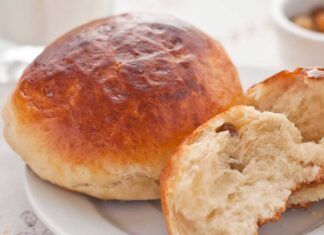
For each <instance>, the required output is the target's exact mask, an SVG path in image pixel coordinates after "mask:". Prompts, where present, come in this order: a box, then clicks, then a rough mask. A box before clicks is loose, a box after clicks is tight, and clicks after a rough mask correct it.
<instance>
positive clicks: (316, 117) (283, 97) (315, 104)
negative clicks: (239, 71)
mask: <svg viewBox="0 0 324 235" xmlns="http://www.w3.org/2000/svg"><path fill="white" fill-rule="evenodd" d="M247 96H248V98H249V100H250V102H251V104H252V105H253V106H254V107H256V108H257V109H259V110H261V111H272V112H276V113H284V114H286V116H287V118H288V119H289V120H290V121H291V122H293V123H294V124H295V125H296V126H297V127H298V128H299V130H300V132H301V134H302V137H303V139H304V140H306V141H311V140H312V141H319V140H320V139H321V138H322V137H324V121H323V120H324V68H317V69H315V68H314V69H303V68H298V69H296V70H294V71H293V72H290V71H282V72H280V73H277V74H275V75H274V76H272V77H270V78H268V79H266V80H265V81H263V82H261V83H259V84H256V85H254V86H253V87H251V88H250V89H249V90H248V91H247Z"/></svg>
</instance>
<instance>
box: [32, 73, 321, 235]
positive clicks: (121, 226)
mask: <svg viewBox="0 0 324 235" xmlns="http://www.w3.org/2000/svg"><path fill="white" fill-rule="evenodd" d="M275 72H276V71H273V70H269V69H261V68H251V67H243V68H240V75H241V80H242V82H243V86H244V87H245V88H247V87H249V86H251V85H252V84H253V83H256V82H258V81H261V80H263V79H264V78H266V77H268V76H269V75H271V74H273V73H275ZM26 190H27V195H28V198H29V201H30V204H31V206H32V207H33V209H34V210H35V213H36V214H37V215H38V216H39V218H40V219H41V220H42V221H43V222H44V224H45V225H46V226H47V227H48V228H49V229H50V230H51V231H52V232H54V233H55V234H57V235H89V234H91V235H107V234H109V235H127V234H131V235H166V234H167V231H166V228H165V224H164V220H163V216H162V212H161V207H160V202H159V201H143V202H119V201H102V200H97V199H93V198H89V197H86V196H84V195H81V194H77V193H72V192H69V191H66V190H64V189H61V188H59V187H56V186H54V185H52V184H50V183H48V182H45V181H43V180H41V179H39V178H38V177H37V176H36V175H35V174H34V173H32V171H31V170H29V168H26ZM323 212H324V201H322V202H320V203H316V204H314V205H312V206H311V207H310V208H308V209H291V210H288V211H287V212H286V213H284V215H283V216H282V219H281V220H280V221H279V222H276V223H268V224H267V225H265V226H263V227H262V229H261V231H260V234H261V235H278V234H285V235H296V234H301V233H302V232H303V231H305V230H306V229H308V228H311V227H313V226H314V225H316V224H317V223H318V222H319V221H320V220H321V219H322V218H324V213H323ZM318 234H324V232H323V233H318Z"/></svg>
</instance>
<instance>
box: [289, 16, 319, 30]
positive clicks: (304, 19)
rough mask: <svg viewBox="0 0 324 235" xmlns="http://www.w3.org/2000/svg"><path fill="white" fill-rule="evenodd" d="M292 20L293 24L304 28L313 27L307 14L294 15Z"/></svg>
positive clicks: (311, 20)
mask: <svg viewBox="0 0 324 235" xmlns="http://www.w3.org/2000/svg"><path fill="white" fill-rule="evenodd" d="M292 21H293V22H294V23H295V24H297V25H299V26H300V27H303V28H305V29H311V30H313V29H314V28H315V27H314V22H313V19H312V17H310V16H307V15H299V16H296V17H294V18H293V19H292Z"/></svg>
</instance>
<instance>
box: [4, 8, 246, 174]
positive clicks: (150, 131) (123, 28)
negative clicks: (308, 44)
mask: <svg viewBox="0 0 324 235" xmlns="http://www.w3.org/2000/svg"><path fill="white" fill-rule="evenodd" d="M241 99H242V89H241V85H240V82H239V80H238V77H237V72H236V70H235V68H234V66H233V64H232V63H231V61H230V60H229V58H228V56H227V54H226V53H225V51H224V50H223V48H222V47H221V46H220V45H219V44H218V43H216V42H215V41H213V40H212V39H211V38H210V37H208V36H207V35H205V34H204V33H202V32H201V31H199V30H198V29H196V28H194V27H192V26H191V25H188V24H186V23H184V22H182V21H179V20H177V19H175V18H173V17H169V16H157V15H150V14H123V15H119V16H113V17H109V18H104V19H100V20H96V21H93V22H91V23H89V24H86V25H83V26H81V27H79V28H77V29H75V30H73V31H71V32H69V33H67V34H66V35H64V36H62V37H61V38H59V39H58V40H56V41H55V42H54V43H53V44H52V45H50V46H49V47H47V48H46V49H45V50H44V52H43V53H42V54H41V55H40V56H39V57H38V58H37V59H36V60H35V61H34V62H33V63H32V64H31V65H30V66H29V67H28V68H27V70H26V71H25V72H24V74H23V76H22V78H21V80H20V82H19V83H18V85H17V87H16V89H15V91H14V93H13V96H12V99H11V101H10V102H11V104H12V109H13V110H14V113H15V115H16V116H15V118H16V119H17V122H18V123H19V125H21V126H28V127H29V128H30V130H35V131H36V132H37V133H34V135H37V136H38V138H39V141H41V140H43V139H45V140H46V144H47V148H48V149H50V151H51V152H52V153H55V157H58V158H61V160H62V161H63V162H70V163H71V164H75V165H86V166H87V167H91V168H93V169H95V170H96V169H98V168H102V166H103V165H105V167H106V168H109V166H110V165H111V166H113V167H117V168H118V167H121V168H122V167H123V166H126V165H127V166H130V165H132V164H134V165H137V166H140V167H145V170H144V171H145V175H146V176H148V177H152V178H154V179H157V178H158V175H159V172H160V170H161V169H162V167H163V166H164V164H165V162H166V160H167V158H168V157H169V156H170V155H171V154H172V153H173V152H174V150H175V148H176V146H177V145H178V144H179V143H180V142H181V141H182V140H183V139H184V137H185V136H186V135H188V134H189V133H191V132H192V131H193V130H194V129H195V128H196V127H197V126H198V125H200V124H201V123H203V122H205V121H206V120H208V119H209V118H210V117H212V116H214V115H215V114H217V113H219V112H221V111H223V110H226V109H227V108H229V107H231V106H233V105H235V104H237V103H239V102H242V101H241ZM24 151H28V150H26V149H24V150H21V151H20V152H24ZM34 170H35V169H34Z"/></svg>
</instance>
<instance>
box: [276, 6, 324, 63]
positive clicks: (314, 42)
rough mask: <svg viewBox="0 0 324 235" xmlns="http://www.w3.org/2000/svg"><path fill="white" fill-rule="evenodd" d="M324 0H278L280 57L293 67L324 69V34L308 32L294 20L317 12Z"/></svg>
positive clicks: (277, 16)
mask: <svg viewBox="0 0 324 235" xmlns="http://www.w3.org/2000/svg"><path fill="white" fill-rule="evenodd" d="M318 6H322V7H324V0H274V1H273V9H272V17H273V19H274V21H275V24H276V26H277V27H276V29H277V34H278V44H279V48H278V49H279V50H280V55H281V57H282V59H283V62H284V64H285V65H287V66H290V67H312V66H321V67H324V33H320V32H314V31H311V30H307V29H304V28H302V27H300V26H298V25H296V24H295V23H293V22H292V21H291V20H290V19H291V17H293V16H296V15H298V14H301V13H308V12H310V11H312V10H313V9H314V8H316V7H318Z"/></svg>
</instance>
